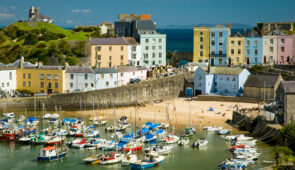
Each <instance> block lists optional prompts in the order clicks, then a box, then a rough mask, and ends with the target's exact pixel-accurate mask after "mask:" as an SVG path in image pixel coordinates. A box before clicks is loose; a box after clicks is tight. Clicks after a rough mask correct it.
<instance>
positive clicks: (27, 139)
mask: <svg viewBox="0 0 295 170" xmlns="http://www.w3.org/2000/svg"><path fill="white" fill-rule="evenodd" d="M31 140H32V137H31V136H23V137H21V138H19V139H18V141H19V142H20V143H22V144H30V143H31Z"/></svg>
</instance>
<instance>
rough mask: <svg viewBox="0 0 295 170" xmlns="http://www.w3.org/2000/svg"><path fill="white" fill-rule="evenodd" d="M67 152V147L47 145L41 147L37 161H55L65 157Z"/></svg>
mask: <svg viewBox="0 0 295 170" xmlns="http://www.w3.org/2000/svg"><path fill="white" fill-rule="evenodd" d="M66 154H67V149H66V148H57V147H53V146H47V147H45V148H42V149H40V155H38V157H37V161H53V160H58V159H62V158H65V157H66Z"/></svg>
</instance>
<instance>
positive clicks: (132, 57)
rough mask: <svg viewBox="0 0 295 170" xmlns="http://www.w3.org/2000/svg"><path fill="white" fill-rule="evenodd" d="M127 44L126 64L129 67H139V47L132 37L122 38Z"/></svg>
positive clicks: (140, 61) (140, 60) (140, 59)
mask: <svg viewBox="0 0 295 170" xmlns="http://www.w3.org/2000/svg"><path fill="white" fill-rule="evenodd" d="M124 39H125V41H127V42H128V64H129V65H130V66H135V67H137V66H141V64H142V58H141V46H140V44H139V43H138V42H136V40H135V39H134V38H133V37H124Z"/></svg>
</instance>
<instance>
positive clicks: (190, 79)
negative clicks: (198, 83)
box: [185, 77, 195, 83]
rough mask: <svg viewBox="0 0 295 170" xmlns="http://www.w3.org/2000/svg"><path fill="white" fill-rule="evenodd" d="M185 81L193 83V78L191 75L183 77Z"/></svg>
mask: <svg viewBox="0 0 295 170" xmlns="http://www.w3.org/2000/svg"><path fill="white" fill-rule="evenodd" d="M185 81H186V82H188V83H194V81H195V80H194V78H192V77H187V78H185Z"/></svg>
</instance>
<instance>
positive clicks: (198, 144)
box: [192, 138, 208, 147]
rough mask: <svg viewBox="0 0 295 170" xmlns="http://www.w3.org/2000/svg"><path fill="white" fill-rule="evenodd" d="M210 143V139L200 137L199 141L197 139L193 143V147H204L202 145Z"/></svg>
mask: <svg viewBox="0 0 295 170" xmlns="http://www.w3.org/2000/svg"><path fill="white" fill-rule="evenodd" d="M207 144H208V140H207V139H205V138H199V139H198V140H197V141H195V142H194V143H193V144H192V147H202V146H206V145H207Z"/></svg>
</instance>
